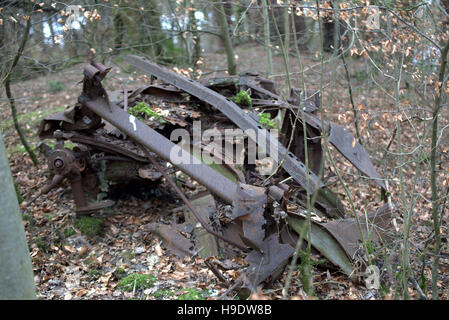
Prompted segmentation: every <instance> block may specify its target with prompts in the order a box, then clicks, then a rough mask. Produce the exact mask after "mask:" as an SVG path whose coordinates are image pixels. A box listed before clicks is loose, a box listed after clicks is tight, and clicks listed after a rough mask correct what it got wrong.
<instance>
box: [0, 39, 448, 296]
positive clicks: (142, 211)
mask: <svg viewBox="0 0 449 320" xmlns="http://www.w3.org/2000/svg"><path fill="white" fill-rule="evenodd" d="M236 54H237V56H238V60H237V61H238V65H239V72H245V71H251V72H256V73H257V72H259V73H261V74H264V72H265V70H266V64H265V55H264V50H263V48H262V47H257V46H254V45H250V44H247V45H244V46H240V47H238V48H237V49H236ZM290 59H291V60H290V65H291V70H290V72H292V73H294V76H292V84H293V86H297V87H300V83H299V81H298V79H299V77H298V76H297V75H298V73H297V72H298V70H299V69H298V64H297V61H296V58H293V57H291V58H290ZM303 62H304V66H305V67H308V68H310V70H309V71H308V72H307V74H306V83H307V86H308V88H310V89H315V90H317V89H319V87H320V86H319V84H320V76H319V61H318V60H317V59H315V58H314V57H313V56H311V55H310V54H309V56H308V57H306V58H304V59H303ZM111 66H112V67H113V70H112V71H111V73H110V74H109V75H108V77H107V80H106V81H105V87H106V89H118V88H121V87H122V85H123V84H125V83H126V85H127V87H128V88H133V87H135V88H137V87H138V86H140V85H142V84H144V83H145V79H144V78H143V77H139V76H137V75H135V74H129V73H127V72H126V71H125V70H124V68H123V66H124V65H123V63H117V64H115V63H113V64H112V65H111ZM273 66H274V71H273V73H274V74H275V75H278V76H276V77H274V79H275V80H276V81H277V82H278V84H279V88H280V90H281V92H284V91H285V88H286V86H285V76H284V73H285V72H284V70H283V60H282V57H281V56H279V55H277V56H275V57H274V63H273ZM201 67H202V70H203V72H204V73H205V74H206V77H214V76H220V75H224V73H223V72H213V70H221V69H225V68H226V61H225V56H224V55H223V54H218V53H217V54H205V56H204V63H203V65H202V66H201ZM359 67H360V68H359ZM82 68H83V65H81V64H80V65H75V66H72V67H70V68H68V69H66V70H64V71H61V72H58V73H57V74H49V75H46V76H42V77H38V78H34V79H31V80H25V81H21V82H17V83H15V84H14V85H13V93H14V95H15V98H16V103H17V105H18V112H19V114H20V116H19V121H20V123H21V125H22V127H23V129H24V130H25V132H26V135H27V138H28V141H29V142H30V143H31V144H32V145H33V146H35V145H36V144H37V142H38V138H37V130H38V126H39V123H40V120H41V119H42V118H43V117H44V116H46V115H49V114H52V113H54V112H57V111H61V110H63V109H65V107H66V106H68V105H73V104H74V103H75V102H76V101H77V97H78V95H79V93H80V92H81V89H82V88H81V84H79V81H80V80H81V79H82ZM364 68H365V65H364V62H360V61H357V60H355V61H353V62H351V76H352V78H351V81H352V84H353V86H354V96H355V99H356V104H358V105H362V106H364V107H362V108H360V110H359V112H360V114H359V115H360V119H361V120H360V121H361V127H362V128H363V130H362V136H363V141H364V146H365V148H366V149H367V151H368V153H369V154H370V156H371V158H372V161H373V163H374V165H375V167H376V169H377V170H378V172H379V174H380V175H381V176H383V177H387V178H389V179H390V187H391V194H392V198H393V201H394V202H395V203H400V199H401V192H400V188H399V185H400V183H399V179H398V172H397V170H398V164H397V163H396V162H395V161H396V160H397V158H396V157H395V156H394V154H392V153H389V152H386V149H387V146H388V145H389V143H390V140H391V138H392V136H393V132H394V129H395V119H394V117H391V116H390V115H391V114H394V110H395V105H394V102H393V101H392V100H389V98H388V97H387V96H386V95H385V94H384V93H383V92H381V91H380V90H379V89H376V88H375V87H372V88H371V90H369V91H366V90H364V88H366V85H367V84H366V75H364V71H363V70H364ZM331 69H332V68H329V67H326V68H325V73H324V79H326V80H325V90H324V92H325V93H324V95H323V106H324V107H325V109H326V115H327V117H328V118H329V119H331V120H332V121H334V122H337V123H339V124H342V125H345V126H346V127H347V128H349V129H350V130H351V131H352V132H354V128H353V127H354V126H353V124H352V120H353V117H352V109H351V106H350V103H349V97H348V93H347V81H346V78H345V76H344V69H343V68H342V66H341V65H339V67H338V69H337V76H336V78H335V79H334V82H333V83H334V84H335V85H334V86H333V87H331V88H330V89H327V88H328V87H327V86H328V84H329V83H330V79H332V78H331V77H332V75H331V71H330V70H331ZM359 70H362V71H359ZM371 86H372V85H371ZM332 88H333V89H332ZM366 92H368V94H367V93H366ZM410 100H411V101H408V102H407V103H409V104H411V105H413V103H414V102H413V100H412V99H410ZM0 110H1V111H2V112H1V114H0V128H1V130H2V133H3V138H4V141H5V145H6V148H7V152H8V156H9V162H10V166H11V170H12V173H13V176H14V179H15V181H16V182H17V185H18V189H19V192H20V194H21V197H23V199H24V201H23V202H22V203H21V209H22V213H23V220H24V226H25V231H26V236H27V239H28V245H29V248H30V251H31V259H32V264H33V268H34V274H35V283H36V287H37V291H38V296H39V298H41V299H217V298H218V297H220V298H223V299H225V298H227V299H233V298H236V297H235V294H228V295H227V296H225V297H224V296H221V294H222V293H223V292H225V291H226V289H227V288H226V287H224V286H223V285H222V284H220V282H219V281H218V280H217V279H216V277H215V276H214V275H213V274H212V272H211V271H210V270H209V269H208V268H207V266H206V265H205V263H204V261H202V260H201V259H199V258H194V259H192V258H186V259H180V258H178V257H176V256H173V255H171V254H169V252H168V250H165V249H164V246H163V245H162V243H161V241H160V240H159V239H158V238H157V237H155V236H154V235H152V234H151V233H147V232H145V231H144V229H143V226H144V225H145V224H147V223H149V222H154V221H158V220H161V219H165V220H170V219H172V217H171V216H170V215H171V214H172V213H171V211H172V209H173V208H175V207H180V206H181V205H182V202H181V201H180V200H176V201H171V200H168V198H165V197H159V198H154V199H151V200H150V201H143V200H140V199H134V198H133V199H128V200H120V201H119V202H118V203H117V205H116V206H115V207H113V209H112V212H109V213H107V214H105V215H103V216H102V217H101V222H102V230H101V233H100V232H99V233H98V234H95V235H91V236H89V235H86V234H83V233H82V232H81V231H80V229H81V227H82V226H80V225H79V224H77V223H76V219H75V214H74V211H73V209H74V204H73V200H72V197H71V194H70V192H67V188H65V187H59V188H55V189H53V190H52V191H51V192H50V193H49V194H47V195H46V196H42V197H39V198H38V199H37V200H36V201H35V202H34V203H33V204H31V205H27V201H29V200H30V199H32V198H33V197H34V196H36V195H37V194H38V193H39V192H40V189H41V188H42V187H43V186H44V185H45V183H46V182H47V176H46V175H47V166H46V163H45V159H44V157H43V156H40V158H39V159H40V163H39V165H38V166H37V167H34V166H33V165H32V162H31V160H30V159H29V157H28V156H27V155H26V153H25V152H24V149H23V147H22V146H21V145H20V141H19V139H18V137H17V134H16V132H15V130H14V127H13V124H12V120H11V115H10V111H9V105H8V104H7V103H6V101H5V99H3V97H2V99H1V100H0ZM364 115H365V116H364ZM441 118H442V121H441V122H442V126H444V125H445V124H447V122H448V119H449V116H448V113H447V108H446V110H445V111H444V114H443V116H442V117H441ZM411 123H413V126H411V125H407V124H404V125H403V130H402V134H403V141H404V144H405V145H407V146H410V148H412V146H414V145H416V141H417V135H416V133H417V132H419V131H420V130H422V129H423V126H424V125H425V123H421V122H411ZM427 125H429V124H427ZM441 141H442V149H443V152H444V153H445V154H446V156H447V155H448V148H449V137H448V134H447V133H445V134H444V135H443V137H442V139H441ZM390 151H397V149H396V142H395V141H393V142H392V143H391V147H390ZM427 152H428V151H427ZM335 154H337V152H336V153H335ZM335 160H336V162H337V163H338V165H337V166H338V168H339V169H340V171H341V173H342V174H343V179H344V181H345V182H346V183H347V185H348V187H349V189H350V191H351V193H352V194H353V196H354V199H355V204H356V208H357V210H359V211H360V212H371V211H373V210H374V209H376V208H378V207H379V206H380V205H381V200H380V190H378V189H377V188H376V187H374V186H372V185H370V184H367V183H363V182H361V181H360V179H358V178H357V175H356V172H355V170H354V168H353V167H352V166H351V165H350V164H349V163H348V162H347V161H346V160H344V159H343V158H342V157H341V156H339V155H336V156H335ZM422 161H423V163H424V164H426V163H427V167H426V166H425V165H424V170H425V171H423V173H422V176H423V177H427V176H429V172H430V171H429V170H428V162H429V161H428V157H427V158H426V157H424V158H423V159H422ZM448 162H449V161H447V160H446V161H444V162H443V163H442V164H441V166H440V169H441V174H442V175H443V176H442V178H443V179H442V180H444V178H445V177H446V178H447V172H448V171H449V164H448ZM415 173H416V171H415V170H414V167H412V166H408V167H404V182H403V183H404V184H405V190H406V193H405V201H406V203H407V204H408V205H409V203H410V199H411V194H410V192H409V190H412V189H411V188H412V184H413V177H414V176H415ZM444 175H446V176H444ZM429 180H430V179H429V178H428V177H427V178H424V179H422V181H423V182H422V183H421V184H419V186H418V189H417V192H420V193H421V195H422V196H420V197H418V198H417V201H416V205H415V207H414V209H413V219H412V221H413V227H412V229H411V235H410V244H411V245H410V248H411V249H410V257H411V265H412V269H413V272H414V275H415V278H417V281H420V279H421V276H422V275H424V276H425V279H426V286H425V287H424V290H425V291H426V294H427V295H428V296H429V297H430V291H429V287H430V285H429V279H431V273H430V271H431V263H432V255H431V254H429V252H428V251H425V247H426V245H427V239H428V238H429V237H430V236H431V235H432V220H431V204H430V202H429V199H430V186H429V182H428V181H429ZM420 181H421V180H420ZM161 188H166V189H167V190H168V191H167V194H170V193H171V191H169V189H170V188H169V187H167V186H164V185H163V186H161ZM68 190H70V189H68ZM335 190H336V191H337V193H339V194H341V195H344V190H343V187H342V186H335ZM175 198H176V197H175ZM344 204H345V205H347V207H349V202H348V201H347V199H346V198H344ZM448 208H449V205H447V206H446V210H445V211H444V215H443V220H442V221H443V225H442V228H441V232H442V239H443V242H442V244H443V247H442V252H443V253H444V254H446V255H443V256H442V259H441V260H440V265H439V272H440V278H439V281H438V286H439V288H440V292H441V295H440V298H441V299H448V298H449V296H448V292H449V290H448V289H449V261H448V256H447V254H448V252H449V246H448V241H447V240H448V221H449V210H447V209H448ZM395 221H396V224H397V227H398V229H399V233H400V232H401V230H402V221H403V220H402V216H401V215H400V214H398V213H397V214H396V216H395ZM399 247H400V244H399V243H396V247H394V246H393V248H390V249H389V250H388V253H387V256H388V260H389V263H390V265H392V266H396V267H397V266H398V264H400V255H399V249H398V248H399ZM423 262H424V265H423ZM382 273H384V272H382ZM385 273H387V272H385ZM133 274H147V275H151V276H148V277H143V278H138V280H137V281H135V282H134V283H135V284H136V288H132V290H129V287H128V288H125V286H126V283H124V281H123V279H128V280H129V279H131V280H130V281H131V283H133V281H134V280H133V279H135V278H133V276H132V275H133ZM225 274H226V275H227V276H229V277H231V278H236V277H237V276H238V274H239V271H238V270H233V269H230V270H228V271H227V272H226V273H225ZM392 274H394V271H392ZM127 275H128V276H130V277H128V278H126V276H127ZM285 277H286V273H285V272H284V274H283V275H282V276H281V277H280V279H278V280H276V281H275V282H274V283H273V284H271V285H270V286H267V287H265V288H261V290H260V292H259V293H257V294H253V295H252V298H258V299H263V298H267V299H279V298H281V297H282V289H283V285H284V283H285ZM418 278H419V279H418ZM293 279H294V280H293V282H292V286H291V288H290V291H289V295H290V297H291V298H294V299H309V298H310V297H307V296H306V295H305V294H304V292H303V290H302V288H301V282H300V280H299V277H298V274H297V273H294V277H293ZM385 281H386V282H385V283H384V284H383V285H382V287H381V290H369V289H367V288H366V287H365V285H364V284H356V283H353V282H351V281H350V280H349V279H348V278H347V277H346V276H344V275H343V274H341V273H338V272H330V271H329V270H326V269H323V268H320V267H314V269H313V282H314V286H315V294H316V296H315V298H318V299H392V298H394V292H393V290H392V287H393V283H394V281H395V280H394V279H387V280H385ZM140 284H141V286H140ZM410 294H411V296H412V298H419V296H418V293H417V292H416V290H412V289H410Z"/></svg>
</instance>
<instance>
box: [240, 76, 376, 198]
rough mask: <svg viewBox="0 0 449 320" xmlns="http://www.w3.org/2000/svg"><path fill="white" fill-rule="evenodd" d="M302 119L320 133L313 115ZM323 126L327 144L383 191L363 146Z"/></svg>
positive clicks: (339, 130) (345, 132) (344, 131)
mask: <svg viewBox="0 0 449 320" xmlns="http://www.w3.org/2000/svg"><path fill="white" fill-rule="evenodd" d="M241 84H242V85H246V86H247V87H249V88H251V89H253V90H256V91H259V92H261V93H263V94H265V95H267V96H269V97H271V98H273V99H282V98H281V97H280V96H278V95H276V94H274V93H273V92H271V91H268V90H266V89H264V88H262V87H260V86H259V85H257V84H256V83H255V82H254V81H252V80H247V81H242V83H241ZM282 104H283V106H285V107H286V108H288V109H290V110H291V111H292V112H293V110H294V109H297V107H296V106H294V105H291V104H289V103H288V102H283V103H282ZM306 111H307V110H306ZM304 119H305V121H306V123H307V124H308V125H310V126H312V127H314V128H315V129H318V130H320V131H321V130H322V126H321V120H320V119H319V118H318V117H316V116H315V115H312V114H310V113H307V112H305V113H304ZM325 126H326V130H329V142H330V143H331V144H332V145H333V146H334V147H335V148H337V150H338V151H339V152H340V153H341V154H342V155H343V156H344V157H345V158H346V159H348V160H349V162H351V163H352V164H353V165H354V166H355V167H356V168H357V169H359V170H360V171H361V172H362V173H363V174H365V175H366V176H368V177H369V178H371V179H373V180H374V182H375V183H376V184H377V185H378V186H379V187H381V188H383V189H385V184H384V181H383V180H382V178H381V177H380V176H379V174H378V173H377V171H376V169H375V168H374V166H373V165H372V163H371V160H370V158H369V155H368V154H367V153H366V151H365V149H364V148H363V146H362V145H361V144H360V143H359V142H358V141H357V140H356V139H355V138H354V137H353V136H352V134H351V133H350V132H349V130H347V129H346V128H344V127H342V126H340V125H338V124H335V123H333V122H327V121H326V122H325Z"/></svg>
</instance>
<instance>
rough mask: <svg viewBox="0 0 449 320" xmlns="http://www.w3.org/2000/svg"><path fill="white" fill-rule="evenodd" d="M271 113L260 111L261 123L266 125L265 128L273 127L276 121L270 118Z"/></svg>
mask: <svg viewBox="0 0 449 320" xmlns="http://www.w3.org/2000/svg"><path fill="white" fill-rule="evenodd" d="M270 118H271V115H270V114H269V113H259V124H261V125H262V126H264V127H265V129H273V128H274V127H275V126H276V123H275V122H274V121H273V120H270Z"/></svg>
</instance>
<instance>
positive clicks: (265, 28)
mask: <svg viewBox="0 0 449 320" xmlns="http://www.w3.org/2000/svg"><path fill="white" fill-rule="evenodd" d="M262 6H263V8H262V15H263V37H264V42H265V51H266V53H267V64H268V74H269V75H271V74H273V57H272V53H271V42H270V17H269V16H268V8H267V0H262Z"/></svg>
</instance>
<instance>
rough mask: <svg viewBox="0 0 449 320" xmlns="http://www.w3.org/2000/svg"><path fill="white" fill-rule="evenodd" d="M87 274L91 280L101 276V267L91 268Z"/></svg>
mask: <svg viewBox="0 0 449 320" xmlns="http://www.w3.org/2000/svg"><path fill="white" fill-rule="evenodd" d="M87 276H88V277H89V279H90V280H95V279H98V278H99V277H100V276H101V270H100V269H91V270H89V272H87Z"/></svg>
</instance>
